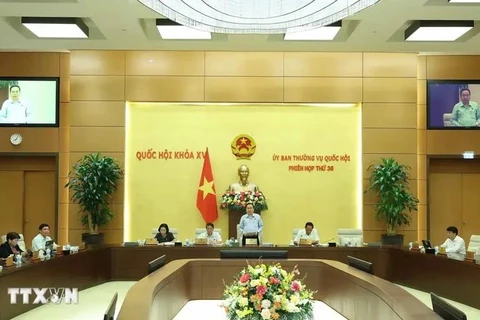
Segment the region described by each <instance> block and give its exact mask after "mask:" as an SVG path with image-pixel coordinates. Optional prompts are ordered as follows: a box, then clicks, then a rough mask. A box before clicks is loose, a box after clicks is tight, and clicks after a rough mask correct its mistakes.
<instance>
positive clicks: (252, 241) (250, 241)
mask: <svg viewBox="0 0 480 320" xmlns="http://www.w3.org/2000/svg"><path fill="white" fill-rule="evenodd" d="M245 247H258V239H257V238H246V239H245Z"/></svg>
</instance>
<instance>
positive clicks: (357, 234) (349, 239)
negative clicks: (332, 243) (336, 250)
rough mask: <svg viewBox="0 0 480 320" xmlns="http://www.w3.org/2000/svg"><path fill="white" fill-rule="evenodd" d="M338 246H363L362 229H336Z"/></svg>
mask: <svg viewBox="0 0 480 320" xmlns="http://www.w3.org/2000/svg"><path fill="white" fill-rule="evenodd" d="M337 236H338V240H337V242H338V244H339V245H340V246H344V245H347V244H349V243H351V245H352V246H355V247H361V246H363V230H362V229H347V228H345V229H338V230H337Z"/></svg>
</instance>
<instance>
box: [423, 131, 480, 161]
mask: <svg viewBox="0 0 480 320" xmlns="http://www.w3.org/2000/svg"><path fill="white" fill-rule="evenodd" d="M479 139H480V130H471V131H469V130H468V131H467V130H465V131H464V130H444V131H441V130H429V131H427V154H428V155H451V156H461V155H462V154H463V152H465V151H474V152H475V153H476V154H479V153H480V144H479V143H478V141H480V140H479Z"/></svg>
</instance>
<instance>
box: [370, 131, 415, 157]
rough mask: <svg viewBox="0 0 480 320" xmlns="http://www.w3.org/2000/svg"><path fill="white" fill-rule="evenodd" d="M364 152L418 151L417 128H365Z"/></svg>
mask: <svg viewBox="0 0 480 320" xmlns="http://www.w3.org/2000/svg"><path fill="white" fill-rule="evenodd" d="M362 140H363V153H364V154H365V153H410V154H416V153H417V130H416V129H369V128H365V129H363V137H362Z"/></svg>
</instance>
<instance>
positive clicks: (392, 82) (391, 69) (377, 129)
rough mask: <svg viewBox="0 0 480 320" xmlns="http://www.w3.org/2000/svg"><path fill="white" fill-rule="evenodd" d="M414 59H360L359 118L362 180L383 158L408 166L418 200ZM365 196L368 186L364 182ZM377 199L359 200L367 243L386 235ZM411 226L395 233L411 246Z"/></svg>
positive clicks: (415, 233)
mask: <svg viewBox="0 0 480 320" xmlns="http://www.w3.org/2000/svg"><path fill="white" fill-rule="evenodd" d="M417 73H418V62H417V55H415V54H404V53H389V54H385V53H364V54H363V92H362V93H363V110H362V111H363V112H362V120H363V121H362V124H363V132H362V147H363V176H364V178H368V177H369V172H367V171H366V170H367V168H368V166H369V165H370V164H372V163H375V162H376V161H378V160H379V159H380V158H382V157H393V158H394V159H395V160H397V161H398V162H399V163H401V164H404V165H407V166H410V167H411V170H410V174H411V175H410V178H411V180H409V188H410V191H411V192H412V194H414V195H417V194H418V180H417V178H418V158H417V140H418V133H417V127H418V107H417ZM363 185H364V190H366V189H367V188H368V180H367V179H365V180H364V181H363ZM376 200H377V199H376V195H375V194H373V193H372V192H367V193H366V194H364V198H363V229H364V238H365V241H379V240H380V236H381V234H382V233H385V231H386V227H385V223H383V222H378V221H376V219H375V210H374V208H375V202H376ZM411 217H412V221H411V224H410V225H409V226H402V227H400V228H398V231H399V232H400V233H402V234H404V236H405V241H406V242H409V241H412V240H417V239H418V226H419V221H420V220H419V218H418V215H417V214H416V213H412V214H411Z"/></svg>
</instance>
